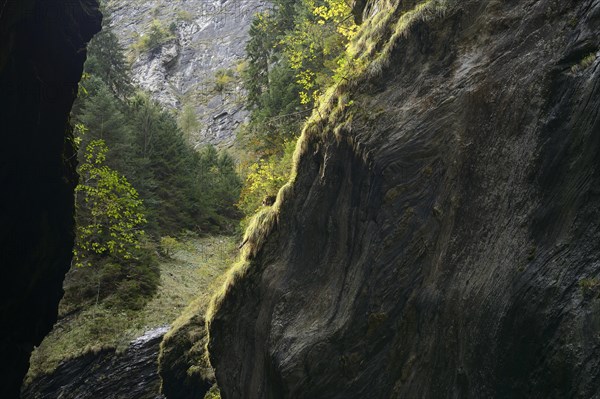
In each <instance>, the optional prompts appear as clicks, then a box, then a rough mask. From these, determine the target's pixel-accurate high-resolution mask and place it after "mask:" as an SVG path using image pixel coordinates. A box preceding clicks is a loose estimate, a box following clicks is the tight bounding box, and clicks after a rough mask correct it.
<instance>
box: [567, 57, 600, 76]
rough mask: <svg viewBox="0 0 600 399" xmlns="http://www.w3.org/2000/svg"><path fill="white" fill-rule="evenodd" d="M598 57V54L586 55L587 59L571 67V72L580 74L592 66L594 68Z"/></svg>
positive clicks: (584, 58)
mask: <svg viewBox="0 0 600 399" xmlns="http://www.w3.org/2000/svg"><path fill="white" fill-rule="evenodd" d="M596 57H597V56H596V53H590V54H588V55H586V56H585V57H583V58H582V59H581V61H579V62H578V63H577V64H575V65H573V66H572V67H571V72H572V73H578V72H581V71H583V70H585V69H587V68H589V67H590V66H592V64H593V63H594V61H596Z"/></svg>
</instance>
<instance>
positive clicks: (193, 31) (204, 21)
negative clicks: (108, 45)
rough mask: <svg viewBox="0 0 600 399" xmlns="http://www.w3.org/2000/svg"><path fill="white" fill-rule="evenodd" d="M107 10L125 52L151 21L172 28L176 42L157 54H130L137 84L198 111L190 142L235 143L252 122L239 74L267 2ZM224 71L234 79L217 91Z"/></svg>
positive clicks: (181, 0) (133, 4) (154, 3)
mask: <svg viewBox="0 0 600 399" xmlns="http://www.w3.org/2000/svg"><path fill="white" fill-rule="evenodd" d="M109 9H110V13H111V16H112V24H113V27H114V28H115V31H116V32H117V34H118V35H119V37H120V39H121V41H122V43H123V45H124V46H125V47H126V48H131V46H133V45H134V43H135V42H136V41H137V40H139V37H141V36H143V35H145V34H148V32H149V29H150V24H151V22H152V21H153V20H157V21H160V22H161V24H162V25H163V27H164V28H165V29H169V28H171V29H172V32H173V37H172V38H171V39H170V40H168V41H166V42H165V43H164V44H163V45H162V46H160V47H159V48H157V49H155V50H154V51H142V52H139V53H138V52H135V51H131V52H130V57H132V58H133V64H132V75H133V80H134V82H135V83H136V84H137V85H139V86H140V87H141V88H143V89H146V90H148V91H149V92H150V93H151V94H152V96H153V97H154V98H155V99H156V100H158V101H159V102H160V103H162V104H163V105H165V106H167V107H169V108H181V107H182V106H183V105H190V106H193V107H194V109H195V110H196V111H197V115H198V117H199V122H200V128H199V129H198V131H197V132H196V133H195V134H194V135H193V137H191V138H190V139H191V140H192V142H196V143H212V144H222V145H228V144H231V142H232V141H233V139H234V134H233V133H234V130H235V129H236V128H237V126H239V124H241V123H243V122H244V121H245V120H246V118H247V117H248V113H247V111H245V110H244V108H243V98H244V91H243V89H242V85H241V82H240V77H239V73H238V71H237V70H236V69H237V67H238V65H239V63H240V62H241V61H242V59H243V57H244V53H245V46H246V42H247V41H248V30H249V28H250V24H251V22H252V17H253V16H254V14H255V13H256V12H258V11H261V10H264V9H266V1H265V0H237V1H236V0H226V1H223V0H215V1H211V0H178V1H171V2H168V1H164V0H151V1H126V0H113V1H111V2H110V3H109ZM226 70H229V71H230V72H232V73H233V75H234V76H233V77H232V78H231V79H229V81H228V82H227V84H225V85H224V87H219V84H218V83H217V82H216V76H215V74H216V73H217V71H226ZM217 115H221V116H220V117H218V118H217V117H216V116H217Z"/></svg>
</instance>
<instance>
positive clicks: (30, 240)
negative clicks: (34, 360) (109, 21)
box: [0, 0, 101, 399]
mask: <svg viewBox="0 0 600 399" xmlns="http://www.w3.org/2000/svg"><path fill="white" fill-rule="evenodd" d="M100 21H101V15H100V13H99V12H98V7H97V4H96V1H94V0H79V1H63V0H43V1H41V0H40V1H37V0H21V1H4V2H2V4H1V5H0V136H1V139H2V145H1V146H0V185H1V186H2V195H1V196H0V267H1V268H2V278H1V279H0V322H1V323H2V328H1V329H0V355H1V357H2V362H1V364H0V397H2V398H7V399H12V398H17V397H18V395H19V388H20V385H21V380H22V379H23V377H24V375H25V373H26V372H27V367H28V360H29V356H30V354H31V350H32V349H33V346H34V345H39V343H40V342H41V340H42V338H43V337H44V336H45V335H46V334H47V333H48V332H49V331H50V329H51V328H52V324H53V323H54V322H55V321H56V315H57V310H58V302H59V301H60V298H61V297H62V294H63V291H62V281H63V278H64V275H65V273H66V272H67V270H68V268H69V266H70V263H71V256H72V255H71V251H72V247H73V189H74V187H75V184H76V180H77V179H76V176H75V162H76V158H75V153H74V150H73V148H72V145H71V144H72V141H71V138H72V134H71V130H70V127H69V125H68V123H67V121H68V118H69V112H70V110H71V106H72V103H73V100H74V99H75V95H76V94H77V84H78V82H79V79H80V77H81V72H82V69H83V63H84V61H85V46H86V43H87V42H88V40H89V39H90V38H91V37H92V35H93V34H95V33H96V32H97V31H99V30H100Z"/></svg>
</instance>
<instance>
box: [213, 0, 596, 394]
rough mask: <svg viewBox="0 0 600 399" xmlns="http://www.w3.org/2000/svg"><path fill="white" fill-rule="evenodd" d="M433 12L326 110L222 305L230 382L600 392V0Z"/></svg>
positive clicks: (240, 386)
mask: <svg viewBox="0 0 600 399" xmlns="http://www.w3.org/2000/svg"><path fill="white" fill-rule="evenodd" d="M367 3H368V4H367V5H366V7H367V8H368V9H370V10H371V11H370V14H369V16H368V18H366V19H365V22H364V23H365V24H367V23H368V21H369V19H370V18H376V17H377V13H378V10H380V11H379V12H389V11H393V10H389V9H386V8H385V3H386V2H384V1H369V2H367ZM395 3H398V5H397V7H398V8H403V7H404V8H405V7H406V4H405V2H401V1H400V2H398V1H397V2H395ZM381 10H383V11H381ZM400 14H401V13H395V15H396V16H395V17H394V18H392V19H391V21H390V24H391V25H389V28H390V29H388V30H385V34H386V35H389V34H390V32H391V31H393V29H392V27H393V24H394V23H395V22H396V20H397V19H398V16H399V15H400ZM427 17H428V18H427V21H423V20H422V19H420V18H419V19H418V20H416V21H415V23H414V24H412V25H411V26H409V28H408V30H407V31H406V32H405V33H406V36H403V35H400V36H398V37H399V39H398V41H397V44H396V45H395V47H394V51H393V52H392V53H391V55H390V58H389V60H388V61H389V62H388V63H387V64H385V65H383V67H382V68H381V71H380V72H379V73H376V72H377V71H375V72H372V73H369V74H368V75H365V76H363V77H362V78H359V79H355V80H354V81H352V82H344V83H342V84H340V86H339V87H338V89H337V90H336V92H335V93H334V95H333V97H332V98H331V100H330V102H329V104H326V105H325V106H324V107H322V108H321V115H316V116H314V117H313V119H312V121H311V122H309V125H308V126H307V128H306V130H305V132H304V137H303V138H302V139H301V140H302V144H301V150H300V151H301V156H300V158H299V162H298V167H297V172H298V173H297V177H296V179H295V181H294V182H293V183H292V184H291V186H290V187H289V188H287V189H286V191H285V192H284V194H285V195H284V194H283V193H280V198H279V199H278V201H277V202H276V203H275V205H274V207H273V209H274V210H275V211H276V212H277V214H276V217H275V219H274V226H273V227H272V228H271V232H270V235H268V237H267V238H266V240H262V239H261V240H258V239H256V240H255V244H256V243H261V242H264V245H263V244H260V245H258V244H256V245H255V247H254V248H253V249H252V250H249V251H247V253H248V254H250V255H248V258H249V259H248V262H249V263H248V265H247V266H248V267H247V269H241V270H245V271H244V272H243V273H242V272H240V273H239V275H238V277H237V278H236V279H233V280H232V281H234V283H233V284H232V285H231V286H230V287H229V288H228V291H227V294H226V295H225V296H224V298H223V299H222V300H221V301H220V302H219V304H218V306H217V308H216V311H215V313H214V315H213V317H212V320H211V324H210V345H209V350H210V356H211V362H212V364H213V366H215V372H216V376H217V380H218V383H219V386H220V387H221V392H222V397H223V398H224V399H240V398H245V399H250V398H277V399H281V398H312V399H314V398H327V399H335V398H339V399H342V398H344V399H348V398H409V399H412V398H567V397H568V398H599V397H600V299H599V294H600V189H599V187H600V170H599V169H600V164H599V160H600V60H599V58H598V50H599V49H600V0H581V1H554V0H537V1H534V0H531V1H519V2H516V1H498V0H487V1H462V2H452V3H450V6H449V7H448V9H447V10H446V11H445V13H443V14H437V13H434V14H429V15H427ZM388 39H389V38H388V37H386V36H383V37H381V38H380V39H379V40H378V46H383V45H382V43H385V42H386V41H387V40H388ZM338 100H339V101H338ZM350 100H352V101H350ZM339 104H342V105H339ZM343 104H347V106H344V105H343ZM269 227H270V226H269ZM265 230H268V229H265ZM257 234H258V233H257ZM253 254H256V256H255V257H253V256H251V255H253Z"/></svg>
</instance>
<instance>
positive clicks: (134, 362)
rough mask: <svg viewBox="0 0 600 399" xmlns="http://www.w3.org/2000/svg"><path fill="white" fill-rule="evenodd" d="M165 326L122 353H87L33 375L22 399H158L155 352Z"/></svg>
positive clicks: (166, 327) (134, 343)
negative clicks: (45, 372) (48, 371)
mask: <svg viewBox="0 0 600 399" xmlns="http://www.w3.org/2000/svg"><path fill="white" fill-rule="evenodd" d="M168 330H169V327H168V326H165V327H159V328H156V329H153V330H150V331H148V332H146V333H145V334H144V335H143V336H141V337H139V338H137V339H135V340H134V341H132V342H131V344H130V345H129V347H128V348H127V349H126V350H125V351H124V352H123V353H116V352H115V350H114V349H106V350H100V351H98V352H91V353H88V354H86V355H83V356H80V357H77V358H75V359H71V360H67V361H65V362H64V363H62V364H61V365H60V366H59V367H58V368H57V369H56V371H54V372H53V373H51V374H48V375H43V376H40V377H37V378H35V379H34V380H33V381H32V382H31V383H30V384H28V385H27V386H25V387H24V388H23V390H22V398H23V399H55V398H64V399H68V398H78V399H85V398H90V399H98V398H103V399H128V398H131V399H162V398H164V396H162V395H160V394H159V389H160V378H159V376H158V351H159V345H160V342H161V341H162V338H163V336H164V335H165V333H166V332H167V331H168Z"/></svg>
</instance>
